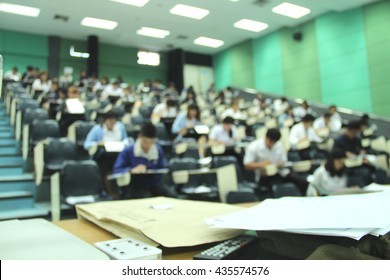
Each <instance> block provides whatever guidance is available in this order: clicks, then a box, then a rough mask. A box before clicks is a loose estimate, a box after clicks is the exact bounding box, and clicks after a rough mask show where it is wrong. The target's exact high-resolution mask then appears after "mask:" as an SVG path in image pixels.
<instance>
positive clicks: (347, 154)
mask: <svg viewBox="0 0 390 280" xmlns="http://www.w3.org/2000/svg"><path fill="white" fill-rule="evenodd" d="M345 154H346V156H347V158H353V157H355V156H356V155H355V154H354V153H351V152H346V153H345Z"/></svg>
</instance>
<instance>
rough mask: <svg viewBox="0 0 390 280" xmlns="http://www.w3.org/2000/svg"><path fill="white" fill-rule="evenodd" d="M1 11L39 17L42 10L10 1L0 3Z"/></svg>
mask: <svg viewBox="0 0 390 280" xmlns="http://www.w3.org/2000/svg"><path fill="white" fill-rule="evenodd" d="M0 11H2V12H5V13H10V14H17V15H22V16H28V17H37V16H39V13H40V12H41V10H40V9H38V8H34V7H28V6H22V5H15V4H9V3H0Z"/></svg>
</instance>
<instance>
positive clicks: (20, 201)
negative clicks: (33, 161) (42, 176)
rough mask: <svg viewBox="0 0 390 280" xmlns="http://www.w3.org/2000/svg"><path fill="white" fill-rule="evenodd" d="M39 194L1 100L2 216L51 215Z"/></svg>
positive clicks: (0, 177) (0, 194)
mask: <svg viewBox="0 0 390 280" xmlns="http://www.w3.org/2000/svg"><path fill="white" fill-rule="evenodd" d="M35 196H36V186H35V183H34V177H33V174H32V173H25V172H24V162H23V158H22V154H21V151H20V145H19V143H18V142H17V141H16V140H15V129H14V128H13V127H11V126H10V121H9V117H8V116H7V114H6V110H5V105H4V103H3V101H0V220H6V219H15V218H31V217H42V216H47V215H48V210H47V209H45V208H43V207H40V206H39V205H37V204H36V203H35Z"/></svg>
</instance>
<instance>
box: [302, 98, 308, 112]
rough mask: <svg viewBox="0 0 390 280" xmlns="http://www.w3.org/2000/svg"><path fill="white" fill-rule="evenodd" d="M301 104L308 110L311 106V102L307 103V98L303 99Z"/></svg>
mask: <svg viewBox="0 0 390 280" xmlns="http://www.w3.org/2000/svg"><path fill="white" fill-rule="evenodd" d="M301 106H302V107H303V108H305V110H307V109H308V108H309V103H307V101H306V100H303V102H302V104H301Z"/></svg>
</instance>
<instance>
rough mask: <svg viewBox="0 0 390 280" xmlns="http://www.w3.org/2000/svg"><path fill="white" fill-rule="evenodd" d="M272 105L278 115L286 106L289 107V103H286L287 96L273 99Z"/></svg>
mask: <svg viewBox="0 0 390 280" xmlns="http://www.w3.org/2000/svg"><path fill="white" fill-rule="evenodd" d="M273 107H274V112H275V114H276V116H280V115H281V114H283V112H284V111H286V109H287V108H288V107H290V104H289V103H288V101H287V98H285V97H281V98H278V99H275V100H274V102H273Z"/></svg>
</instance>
